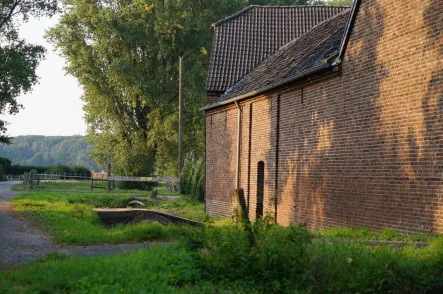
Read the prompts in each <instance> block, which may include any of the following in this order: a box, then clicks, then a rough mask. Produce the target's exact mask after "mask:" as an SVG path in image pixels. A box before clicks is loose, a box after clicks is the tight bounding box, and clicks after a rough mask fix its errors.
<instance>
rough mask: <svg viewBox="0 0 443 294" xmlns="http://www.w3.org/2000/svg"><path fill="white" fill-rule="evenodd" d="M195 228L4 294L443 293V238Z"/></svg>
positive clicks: (38, 273) (38, 272)
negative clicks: (417, 243) (376, 241)
mask: <svg viewBox="0 0 443 294" xmlns="http://www.w3.org/2000/svg"><path fill="white" fill-rule="evenodd" d="M254 236H255V242H256V243H255V245H251V244H250V241H249V238H248V235H247V234H246V233H245V231H244V230H243V229H238V228H234V227H232V226H231V227H224V228H213V229H209V228H202V229H199V230H193V231H192V232H190V234H188V236H187V238H186V240H185V241H184V242H183V243H180V244H177V245H172V246H163V247H155V248H153V249H152V250H139V251H136V252H134V253H129V254H123V255H119V256H111V257H100V258H69V257H66V256H61V255H49V256H48V257H46V258H43V259H41V260H39V261H36V262H34V263H31V264H28V265H25V266H23V267H22V268H20V269H17V270H13V271H0V292H1V293H17V292H20V293H442V291H443V238H436V239H435V240H434V241H433V242H432V244H431V246H429V247H428V248H424V249H417V248H415V247H404V248H401V249H395V248H391V247H384V246H381V247H366V246H365V245H364V244H358V243H354V244H346V243H343V242H337V243H334V244H331V243H311V242H310V238H311V236H310V234H309V232H307V231H306V230H304V228H302V227H279V226H273V225H271V226H266V225H265V226H264V225H260V224H259V225H258V226H257V225H255V231H254Z"/></svg>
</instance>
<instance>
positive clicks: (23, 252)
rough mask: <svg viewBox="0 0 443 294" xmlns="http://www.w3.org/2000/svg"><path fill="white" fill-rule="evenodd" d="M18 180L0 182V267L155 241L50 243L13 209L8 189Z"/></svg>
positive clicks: (100, 252)
mask: <svg viewBox="0 0 443 294" xmlns="http://www.w3.org/2000/svg"><path fill="white" fill-rule="evenodd" d="M18 183H19V182H0V270H2V269H8V268H10V267H11V266H12V265H15V264H21V263H25V262H30V261H33V260H36V259H38V258H40V257H42V256H45V255H47V254H49V253H52V252H59V253H66V254H68V255H71V256H103V255H110V254H117V253H123V252H129V251H133V250H135V249H139V248H150V247H152V246H153V244H154V243H143V244H121V245H95V246H61V245H57V244H54V243H53V242H51V239H50V238H49V236H47V235H45V234H44V233H43V232H40V231H39V230H38V229H36V228H35V227H33V226H32V225H31V224H29V222H26V220H25V219H23V217H21V216H20V215H18V214H17V213H16V212H14V211H13V208H12V205H11V203H10V202H11V201H12V199H13V198H14V197H15V196H16V195H17V194H18V192H12V191H11V189H12V187H13V186H14V185H17V184H18Z"/></svg>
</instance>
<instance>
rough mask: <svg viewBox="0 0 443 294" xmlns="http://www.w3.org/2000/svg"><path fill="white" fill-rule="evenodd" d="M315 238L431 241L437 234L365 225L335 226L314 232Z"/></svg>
mask: <svg viewBox="0 0 443 294" xmlns="http://www.w3.org/2000/svg"><path fill="white" fill-rule="evenodd" d="M314 235H315V236H316V237H317V238H326V239H347V240H364V241H371V240H380V241H405V242H432V241H433V240H435V239H436V238H437V237H438V235H437V234H434V233H407V234H406V233H401V232H399V231H397V230H395V229H392V228H386V229H383V230H370V229H368V228H365V227H335V228H329V229H323V230H319V231H316V232H314Z"/></svg>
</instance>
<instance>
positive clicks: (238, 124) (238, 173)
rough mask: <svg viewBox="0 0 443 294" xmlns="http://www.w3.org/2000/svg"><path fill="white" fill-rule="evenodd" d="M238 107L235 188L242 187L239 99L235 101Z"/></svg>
mask: <svg viewBox="0 0 443 294" xmlns="http://www.w3.org/2000/svg"><path fill="white" fill-rule="evenodd" d="M235 105H237V109H238V119H237V167H236V178H235V181H236V183H235V188H236V189H237V190H238V189H240V139H241V107H240V105H239V104H238V102H237V101H235Z"/></svg>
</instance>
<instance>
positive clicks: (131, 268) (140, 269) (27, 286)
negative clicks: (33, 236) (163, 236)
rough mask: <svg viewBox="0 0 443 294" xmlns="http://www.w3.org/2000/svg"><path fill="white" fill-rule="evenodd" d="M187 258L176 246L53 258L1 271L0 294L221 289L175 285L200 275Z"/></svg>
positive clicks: (204, 291) (180, 291)
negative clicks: (119, 253) (106, 255)
mask: <svg viewBox="0 0 443 294" xmlns="http://www.w3.org/2000/svg"><path fill="white" fill-rule="evenodd" d="M187 258H190V256H189V254H188V253H187V252H186V251H185V250H184V249H183V248H179V247H176V246H170V247H163V248H162V247H156V248H154V249H152V250H139V251H137V252H135V253H131V254H123V255H119V256H110V257H106V258H103V257H101V258H69V257H66V256H63V255H50V256H48V257H47V258H45V259H42V260H40V261H37V262H34V263H32V264H30V265H27V266H25V267H24V268H23V269H20V270H17V271H12V272H0V292H1V293H5V294H6V293H216V292H215V291H216V290H217V288H218V287H216V286H214V285H212V284H211V283H201V284H199V285H192V284H188V285H185V284H180V285H179V284H178V283H177V282H176V277H178V276H181V277H183V276H185V275H187V276H189V277H194V276H195V277H198V276H200V273H199V272H197V270H196V269H192V268H191V267H190V266H189V264H188V263H187V260H186V259H187ZM218 290H223V289H218ZM220 293H223V291H222V292H220Z"/></svg>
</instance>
